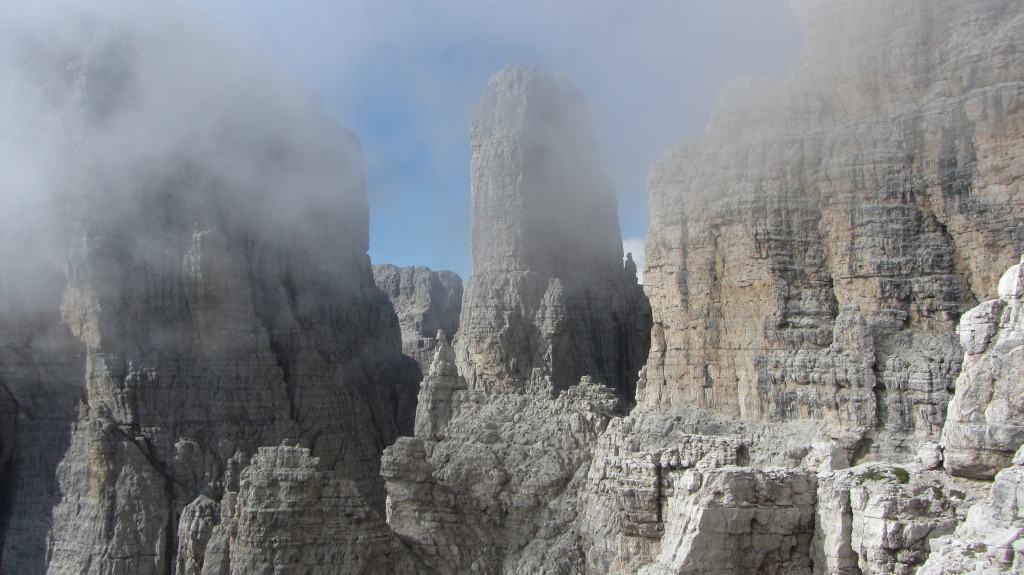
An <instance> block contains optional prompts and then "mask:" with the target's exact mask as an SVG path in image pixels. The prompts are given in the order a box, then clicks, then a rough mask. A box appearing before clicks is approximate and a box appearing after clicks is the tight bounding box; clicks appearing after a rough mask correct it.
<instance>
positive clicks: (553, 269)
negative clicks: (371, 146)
mask: <svg viewBox="0 0 1024 575" xmlns="http://www.w3.org/2000/svg"><path fill="white" fill-rule="evenodd" d="M470 135H471V139H472V146H473V160H472V166H471V169H472V183H473V189H472V225H471V247H472V255H473V276H472V277H471V278H470V279H469V282H468V284H467V286H466V292H465V296H464V298H463V308H462V317H461V322H460V331H459V335H458V339H457V342H456V346H455V347H456V350H457V353H458V362H459V371H460V373H461V374H462V375H463V376H464V377H465V378H466V380H467V382H468V384H469V386H470V388H472V389H479V390H486V391H498V392H515V391H521V390H523V389H525V388H527V387H530V386H538V385H539V386H540V387H545V386H553V387H554V389H556V390H561V389H565V388H567V387H569V386H571V385H573V384H575V383H576V382H578V381H579V380H580V377H582V376H584V375H590V376H592V377H594V378H595V379H597V380H598V381H600V382H602V383H605V384H607V385H609V386H611V387H613V388H615V389H617V390H618V391H619V392H621V393H622V394H624V395H626V396H629V397H632V395H633V391H634V387H635V379H636V374H637V372H638V371H639V369H640V367H641V365H642V364H643V360H644V356H645V355H646V350H647V346H648V342H649V327H650V323H649V322H650V320H649V309H648V306H647V302H646V298H645V297H644V295H643V292H642V291H641V290H640V288H639V287H638V286H637V284H636V278H635V277H632V276H631V274H627V273H626V271H625V269H624V267H623V263H622V242H621V236H620V234H619V224H618V212H617V206H616V203H615V195H614V193H613V191H612V189H611V187H610V185H609V184H608V182H607V180H606V179H605V177H604V175H603V173H602V171H601V168H600V165H599V158H598V153H597V146H596V143H595V142H594V139H593V136H592V135H591V132H590V127H589V123H588V121H587V118H586V111H585V106H584V103H583V98H582V95H581V94H580V93H579V91H578V90H577V89H576V88H575V87H573V86H572V85H570V84H569V83H568V82H567V81H566V80H564V79H562V78H560V77H556V76H547V75H543V74H540V73H538V72H536V71H534V70H531V69H529V68H525V67H518V66H509V67H507V68H505V69H503V70H502V71H500V72H498V73H497V74H495V75H494V77H492V78H491V81H490V83H489V84H488V86H487V90H486V93H485V94H484V96H483V98H482V99H481V100H480V102H479V103H478V104H477V107H476V109H475V110H474V112H473V120H472V128H471V131H470Z"/></svg>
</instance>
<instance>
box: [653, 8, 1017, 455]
mask: <svg viewBox="0 0 1024 575" xmlns="http://www.w3.org/2000/svg"><path fill="white" fill-rule="evenodd" d="M793 8H794V10H795V12H796V14H797V16H798V18H799V19H800V20H801V22H802V23H803V25H804V28H805V30H806V40H807V56H806V57H804V58H803V59H802V60H801V61H799V62H797V64H796V65H795V66H794V68H793V71H792V73H791V75H790V77H789V78H788V79H786V80H783V81H768V80H750V79H742V80H737V81H735V82H734V83H733V84H731V85H730V86H729V87H728V88H727V89H726V90H725V92H724V94H723V95H722V97H721V98H720V100H719V102H718V105H717V106H716V109H715V111H714V114H713V117H712V119H711V121H710V123H709V126H708V133H707V138H706V139H705V140H703V141H701V142H685V143H681V144H679V145H677V146H675V147H673V148H672V149H670V150H669V151H668V152H667V153H666V154H665V156H664V157H663V158H662V159H661V160H660V161H659V162H658V163H657V164H656V165H655V166H654V168H653V169H652V171H651V174H650V180H649V185H650V212H651V216H652V221H651V228H650V231H649V235H648V239H647V269H646V270H645V273H644V279H645V281H644V283H645V289H646V291H647V293H648V295H649V297H650V300H651V305H652V308H653V310H654V329H653V340H652V351H651V355H650V358H649V361H648V364H647V371H646V381H645V386H644V388H643V390H642V391H641V392H640V393H639V395H640V403H641V404H643V405H646V406H650V407H656V408H670V407H673V406H699V407H703V408H707V409H710V410H713V411H714V412H717V413H719V414H721V415H723V416H726V417H730V418H742V419H748V420H758V421H788V420H793V419H804V418H820V419H825V420H827V421H831V422H833V423H834V425H833V426H832V429H831V431H830V433H831V434H832V435H833V436H834V437H836V438H837V439H841V440H842V441H843V443H844V444H845V445H846V446H847V447H848V448H849V449H850V450H851V453H852V452H853V451H857V450H860V451H859V452H863V453H868V452H871V453H874V454H875V455H876V456H880V457H893V456H900V455H904V456H905V455H907V454H909V453H912V452H913V448H914V445H916V444H917V443H918V442H919V441H921V440H924V439H929V440H937V439H938V435H939V432H940V430H941V428H942V423H943V421H944V419H945V406H946V403H947V401H948V399H949V391H948V390H949V389H951V388H952V384H953V381H954V379H955V377H956V375H957V373H958V372H959V370H960V363H961V358H962V351H961V350H960V347H959V345H958V342H957V340H956V337H955V335H954V334H953V329H954V327H955V326H956V322H957V319H958V318H959V316H960V314H961V313H962V312H963V311H965V310H966V309H968V308H969V307H971V306H972V305H974V304H975V303H977V302H978V301H980V300H984V299H987V298H989V297H992V296H993V295H994V294H995V286H996V282H997V280H998V279H999V274H1000V273H1001V271H1000V270H1002V269H1005V267H1006V266H1007V265H1009V264H1011V263H1013V262H1015V261H1016V260H1017V258H1018V256H1019V255H1020V253H1021V251H1022V250H1024V240H1022V238H1024V216H1022V214H1024V199H1022V198H1024V194H1021V191H1020V183H1019V182H1020V176H1021V167H1020V165H1019V162H1016V161H1014V160H1013V158H1014V157H1016V155H1018V154H1019V152H1020V138H1021V133H1022V128H1024V99H1022V94H1024V91H1022V87H1024V58H1022V57H1021V52H1020V49H1021V48H1020V44H1019V39H1020V37H1021V35H1022V31H1024V16H1022V14H1021V11H1020V10H1019V5H1018V4H1017V3H1015V2H1010V1H1006V0H986V1H982V2H971V3H962V2H953V1H943V2H932V1H923V0H917V1H911V2H889V1H883V0H876V1H871V2H868V3H864V2H847V1H843V2H821V1H813V0H807V1H803V0H801V1H799V2H794V3H793ZM855 316H856V318H855ZM851 322H853V324H859V325H862V326H864V327H860V328H856V330H855V331H856V332H857V333H859V334H860V335H858V336H857V339H858V341H859V342H860V343H858V344H857V345H855V346H854V347H852V348H851V347H850V346H849V345H848V344H847V343H843V342H841V341H839V338H840V334H841V333H851V332H849V331H848V330H847V328H845V327H842V325H853V324H851ZM865 328H866V329H865ZM844 397H846V398H847V399H855V401H847V400H844V399H843V398H844Z"/></svg>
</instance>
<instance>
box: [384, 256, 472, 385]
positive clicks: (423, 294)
mask: <svg viewBox="0 0 1024 575" xmlns="http://www.w3.org/2000/svg"><path fill="white" fill-rule="evenodd" d="M373 280H374V281H375V282H376V283H377V287H378V288H380V290H381V291H382V292H384V293H385V294H386V295H387V296H388V299H390V300H391V303H392V305H394V306H395V312H396V313H397V314H398V323H399V325H400V326H401V327H402V352H403V353H405V355H408V356H409V357H411V358H413V359H415V360H416V362H417V363H419V364H420V368H421V370H422V371H423V373H424V374H425V373H427V372H428V371H429V370H430V363H431V362H432V361H433V359H434V349H436V348H437V345H438V341H437V339H436V338H435V335H436V334H437V332H438V330H443V331H444V332H445V333H448V334H453V335H454V334H455V332H456V331H457V330H458V329H459V313H460V312H461V311H462V278H460V277H459V276H458V274H456V273H455V272H450V271H438V272H435V271H431V269H430V268H422V267H402V268H400V267H398V266H394V265H391V264H380V265H375V266H373Z"/></svg>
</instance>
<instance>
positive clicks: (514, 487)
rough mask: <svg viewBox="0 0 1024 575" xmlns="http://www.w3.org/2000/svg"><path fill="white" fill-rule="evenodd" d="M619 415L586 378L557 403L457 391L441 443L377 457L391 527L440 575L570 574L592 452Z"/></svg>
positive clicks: (610, 397)
mask: <svg viewBox="0 0 1024 575" xmlns="http://www.w3.org/2000/svg"><path fill="white" fill-rule="evenodd" d="M441 354H442V352H441V351H439V352H438V355H439V357H440V356H441ZM620 409H621V399H620V398H618V397H617V396H616V395H615V393H614V392H613V390H612V389H610V388H608V387H606V386H603V385H600V384H597V383H594V382H592V381H589V380H585V381H582V382H580V383H578V384H577V385H576V386H573V387H571V388H569V389H568V390H566V391H564V392H563V393H562V394H561V395H560V396H559V397H558V398H557V399H551V398H550V397H546V396H543V395H542V396H530V395H522V394H487V393H485V392H481V391H479V390H464V391H456V392H454V398H453V414H452V416H451V419H450V421H448V423H447V425H446V426H445V427H444V433H443V437H442V438H440V439H434V438H432V437H429V436H428V437H423V436H417V437H415V438H406V437H403V438H400V439H399V440H398V442H397V443H395V445H393V446H391V447H389V448H388V449H387V450H386V451H385V452H384V457H383V459H382V461H381V473H382V475H383V476H384V478H385V479H386V480H387V489H388V507H387V520H388V524H389V525H390V526H391V527H392V528H393V529H394V530H395V532H396V533H397V534H398V535H399V537H401V538H402V540H403V541H405V542H407V543H408V544H409V545H410V547H411V549H412V551H413V552H414V553H415V554H416V556H417V557H418V558H419V559H421V560H422V561H423V562H424V563H425V564H426V565H427V566H429V567H430V568H431V569H433V570H434V571H436V572H438V573H494V574H497V573H521V574H524V575H525V574H527V573H548V574H555V573H565V572H575V571H572V570H573V569H578V568H579V566H580V565H583V562H584V555H583V547H581V545H580V539H579V535H578V534H577V530H576V527H575V525H574V524H575V521H576V517H577V515H578V514H580V513H582V512H583V511H584V509H583V508H581V506H580V505H579V502H578V499H577V498H578V493H579V492H580V490H581V489H582V488H583V485H584V484H585V482H586V480H587V470H588V468H589V463H590V460H591V452H590V447H591V446H592V445H593V444H594V442H595V441H596V440H597V437H598V435H599V434H600V433H601V432H602V431H604V429H605V427H606V426H607V425H608V421H609V420H610V419H611V417H612V416H613V415H615V414H616V413H621V411H620ZM420 423H421V422H420V421H417V427H419V426H420ZM567 570H568V571H567Z"/></svg>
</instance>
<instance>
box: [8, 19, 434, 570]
mask: <svg viewBox="0 0 1024 575" xmlns="http://www.w3.org/2000/svg"><path fill="white" fill-rule="evenodd" d="M61 18H62V20H61V24H63V25H64V26H65V28H64V29H63V32H62V33H61V34H55V35H52V36H46V37H42V36H38V37H37V36H32V35H31V34H30V33H28V32H26V31H24V30H22V31H20V32H12V34H13V35H11V34H4V35H3V36H4V40H3V42H4V50H2V52H3V57H4V58H10V59H11V62H6V61H5V63H13V64H14V65H15V66H17V67H16V68H15V69H16V70H18V71H19V72H20V73H21V74H22V76H23V77H24V78H25V79H27V80H26V81H29V80H31V81H35V82H36V83H35V84H32V85H31V88H32V89H33V90H35V93H36V96H37V97H36V98H34V99H32V100H30V101H29V102H28V103H24V102H22V103H20V104H19V105H23V106H25V107H23V108H18V111H19V112H23V113H31V114H33V115H32V118H33V119H34V123H33V126H34V129H32V130H26V131H24V132H17V131H14V132H9V131H8V132H4V133H3V136H4V137H5V138H7V137H10V138H14V139H16V140H17V141H16V144H17V145H18V146H22V147H30V148H32V149H34V150H36V151H37V152H38V153H37V154H36V156H35V157H36V159H37V160H38V161H40V162H41V164H42V165H41V166H39V167H40V168H42V169H43V171H41V172H39V173H40V174H44V175H45V176H46V178H47V179H46V180H45V181H43V182H38V183H39V186H38V188H32V187H29V186H30V184H32V182H27V181H24V180H17V179H14V180H13V183H12V185H23V186H26V188H25V189H20V188H19V189H18V192H19V193H23V194H25V195H26V196H30V195H31V194H40V195H39V196H31V197H33V198H34V199H36V200H38V201H39V205H38V206H33V208H37V209H33V210H32V211H30V212H26V213H23V214H20V216H21V217H20V218H11V219H12V220H14V221H12V222H10V225H6V226H4V229H3V234H4V238H3V239H4V242H3V243H2V244H0V246H2V250H0V251H2V254H0V264H2V266H3V270H4V274H3V275H4V278H5V282H4V301H3V309H2V313H0V366H2V367H0V370H2V385H3V388H2V391H0V411H2V412H3V414H4V416H3V423H2V424H0V434H2V438H0V453H2V456H0V460H2V461H3V463H2V472H3V476H2V477H0V482H2V483H0V572H3V573H19V574H34V573H44V572H45V573H54V574H59V573H109V574H125V575H128V574H132V575H144V574H157V573H159V574H165V573H168V572H170V571H171V570H172V569H173V568H174V566H175V563H176V558H175V556H176V553H177V549H178V545H177V542H176V537H177V530H178V526H179V519H181V521H185V520H186V519H187V518H191V519H189V520H188V521H185V522H186V523H189V524H194V523H195V522H197V521H198V522H200V523H201V521H200V520H201V519H202V518H203V517H207V516H208V515H209V513H207V512H206V511H203V510H207V511H208V508H209V507H210V505H203V504H202V503H201V502H202V501H218V500H220V499H221V498H222V497H223V496H224V494H225V490H226V489H227V486H226V484H225V481H226V480H225V477H226V476H227V474H228V472H229V468H230V466H231V465H232V464H231V461H232V457H236V458H239V460H241V461H246V460H247V458H248V456H250V455H252V454H254V453H255V452H256V450H257V448H258V447H260V446H265V445H279V444H280V443H281V441H282V440H283V439H285V438H292V439H293V440H295V441H299V442H302V443H303V444H305V445H307V446H308V447H309V448H310V449H311V451H312V454H313V455H314V456H315V457H316V458H317V459H315V460H310V461H314V462H315V463H316V466H317V472H316V473H318V474H319V475H318V476H317V477H319V478H320V479H317V480H316V481H321V482H323V483H324V484H327V485H334V484H335V483H332V482H333V481H337V482H342V483H344V485H345V486H346V487H345V490H344V497H347V498H349V499H352V500H353V501H355V500H356V499H359V500H361V502H360V503H359V504H358V505H356V504H355V503H352V504H351V506H352V507H358V506H362V507H365V508H366V513H370V514H372V513H374V511H371V510H372V509H373V508H376V509H377V510H380V511H382V510H383V499H384V493H383V484H382V481H381V479H380V478H379V476H378V473H377V468H378V461H379V454H380V452H381V450H382V449H383V448H384V447H385V446H386V445H388V444H389V443H391V442H392V441H393V440H394V438H395V437H397V436H398V435H399V434H400V433H411V432H412V422H413V406H414V403H413V402H414V395H413V394H414V393H415V382H416V378H417V371H416V367H415V364H414V363H413V362H412V361H411V360H409V359H408V358H405V357H403V356H402V355H401V341H400V334H399V329H398V321H397V318H396V316H395V313H394V311H393V309H392V307H391V305H390V303H389V302H388V300H387V298H386V297H385V295H384V294H383V293H381V292H380V290H379V289H377V287H376V286H375V285H374V282H373V276H372V273H371V269H370V262H369V258H368V257H367V255H366V251H367V247H368V215H367V203H366V198H365V193H364V190H363V184H362V179H363V178H362V167H361V157H360V151H359V146H358V142H357V141H356V138H355V137H354V136H353V135H352V134H350V133H348V132H346V131H345V130H343V129H340V128H338V127H337V126H336V125H334V123H333V122H332V121H331V120H330V119H329V118H328V117H327V116H326V114H324V113H323V111H322V110H321V109H320V107H319V105H318V104H317V102H316V101H315V99H314V98H312V97H311V96H309V95H308V94H305V93H302V92H301V91H298V90H296V89H295V88H293V87H292V86H291V85H290V83H289V82H287V81H285V80H283V79H281V78H279V77H278V76H277V75H276V74H274V73H271V72H268V70H267V66H266V64H264V63H263V61H262V60H261V59H260V58H258V57H256V56H254V55H253V54H251V53H249V52H248V51H246V50H244V49H242V48H240V47H239V46H237V45H235V44H234V43H233V42H231V41H230V40H226V39H225V38H224V37H222V36H220V35H218V33H217V32H216V31H211V30H209V29H207V28H206V26H207V25H206V24H205V23H204V21H203V20H201V18H200V16H199V15H198V14H193V13H192V12H189V11H188V8H185V7H183V6H178V5H172V4H171V3H147V4H146V6H141V5H140V6H134V5H130V4H127V3H126V4H125V5H124V6H123V7H122V9H121V10H111V11H109V12H95V13H94V12H88V11H86V13H84V14H83V13H79V12H76V11H71V12H69V13H67V14H63V15H62V16H61ZM139 21H144V22H147V23H149V24H150V25H148V26H139V25H137V24H138V22H139ZM5 32H6V31H5ZM19 34H20V35H19ZM11 46H13V48H12V49H11V50H7V48H8V47H11ZM310 465H312V463H311V464H310ZM328 476H329V477H333V478H335V479H331V480H328V479H326V477H328ZM324 489H327V488H326V487H325V488H324ZM331 489H334V488H333V487H332V488H331ZM246 493H247V492H246V491H245V490H244V489H243V492H242V496H243V497H244V495H245V494H246ZM194 501H198V502H200V503H195V504H193V502H194ZM190 504H193V505H191V507H190V509H192V511H191V512H190V513H185V514H184V515H183V513H184V509H185V508H186V506H189V505H190ZM255 504H256V503H253V505H255ZM344 505H345V506H349V504H348V503H345V504H344ZM197 506H198V507H197ZM362 507H360V508H362ZM243 511H244V510H243ZM240 513H242V512H240ZM360 513H363V511H360ZM204 514H205V515H204ZM241 517H242V519H241V520H247V519H245V517H247V516H245V515H244V513H243V514H242V516H241ZM239 529H240V530H241V529H242V528H241V527H240V528H239ZM208 532H209V530H205V531H204V530H202V529H200V530H198V531H196V532H195V533H199V534H203V533H208ZM197 537H198V536H197ZM312 541H313V540H311V543H310V544H312ZM193 543H194V546H193V547H194V548H196V549H198V548H201V547H203V545H204V541H202V537H198V539H196V540H195V541H194V542H193Z"/></svg>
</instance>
